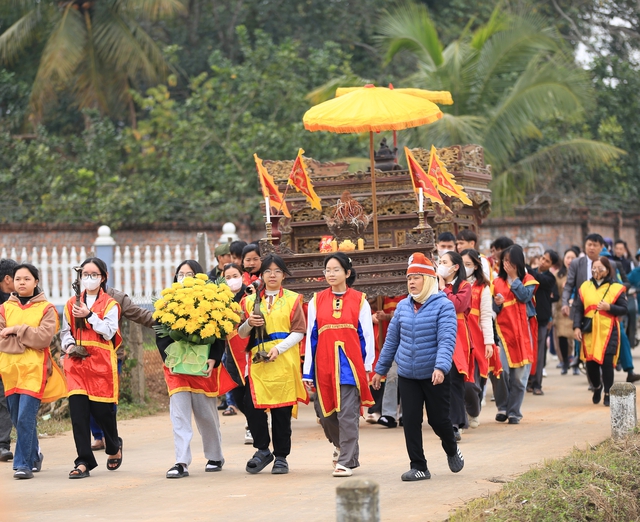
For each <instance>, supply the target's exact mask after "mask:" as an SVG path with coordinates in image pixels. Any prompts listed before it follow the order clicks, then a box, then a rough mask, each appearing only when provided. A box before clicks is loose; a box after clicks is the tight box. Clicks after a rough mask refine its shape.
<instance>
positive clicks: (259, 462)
mask: <svg viewBox="0 0 640 522" xmlns="http://www.w3.org/2000/svg"><path fill="white" fill-rule="evenodd" d="M273 458H274V457H273V453H271V452H270V451H269V450H268V449H267V450H258V451H256V452H255V454H254V455H253V458H251V460H249V462H247V467H246V470H247V473H251V474H252V475H253V474H255V473H260V472H261V471H262V470H263V469H264V468H266V467H267V465H269V464H270V463H271V462H273Z"/></svg>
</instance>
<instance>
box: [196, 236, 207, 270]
mask: <svg viewBox="0 0 640 522" xmlns="http://www.w3.org/2000/svg"><path fill="white" fill-rule="evenodd" d="M196 247H197V257H198V263H200V266H201V267H202V268H204V271H205V272H208V271H209V263H208V261H209V260H208V259H207V257H208V256H207V250H209V243H208V241H207V234H206V232H198V233H197V234H196Z"/></svg>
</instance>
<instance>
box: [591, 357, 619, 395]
mask: <svg viewBox="0 0 640 522" xmlns="http://www.w3.org/2000/svg"><path fill="white" fill-rule="evenodd" d="M586 366H587V375H588V376H589V381H590V382H591V384H593V387H594V388H598V387H599V386H600V383H601V382H602V384H604V392H605V393H609V389H610V388H611V386H613V377H614V370H615V368H614V367H613V354H605V356H604V360H603V361H602V364H598V363H597V362H595V361H587V364H586ZM600 370H602V379H600Z"/></svg>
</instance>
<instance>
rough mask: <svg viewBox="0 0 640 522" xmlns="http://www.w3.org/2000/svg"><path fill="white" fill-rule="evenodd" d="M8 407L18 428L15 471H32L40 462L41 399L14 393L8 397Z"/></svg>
mask: <svg viewBox="0 0 640 522" xmlns="http://www.w3.org/2000/svg"><path fill="white" fill-rule="evenodd" d="M7 406H8V407H9V413H10V414H11V422H13V425H14V426H15V427H16V433H17V435H18V438H17V440H16V447H15V450H14V452H13V469H15V470H18V469H28V470H31V468H33V466H34V465H35V463H36V462H38V461H39V460H40V456H39V455H38V426H37V417H38V409H39V408H40V399H36V398H35V397H31V395H24V394H22V393H14V394H12V395H9V396H7Z"/></svg>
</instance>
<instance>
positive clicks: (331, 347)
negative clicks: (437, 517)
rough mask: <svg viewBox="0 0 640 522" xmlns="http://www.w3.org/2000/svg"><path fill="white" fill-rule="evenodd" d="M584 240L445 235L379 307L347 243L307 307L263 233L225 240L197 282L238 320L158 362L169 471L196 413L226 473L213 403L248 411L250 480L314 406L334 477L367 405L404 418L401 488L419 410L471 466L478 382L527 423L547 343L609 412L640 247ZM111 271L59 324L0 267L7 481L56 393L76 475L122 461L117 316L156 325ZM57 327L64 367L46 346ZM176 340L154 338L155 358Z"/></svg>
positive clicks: (172, 475)
mask: <svg viewBox="0 0 640 522" xmlns="http://www.w3.org/2000/svg"><path fill="white" fill-rule="evenodd" d="M583 247H584V248H583V249H581V248H580V247H577V246H571V247H570V248H568V249H567V250H566V251H565V252H564V254H563V256H562V257H561V256H560V255H559V254H558V253H557V252H555V251H553V250H547V251H545V252H544V253H543V254H542V255H540V256H535V257H534V258H531V259H526V255H525V252H524V250H523V248H522V247H521V246H520V245H517V244H514V242H513V241H512V240H511V239H509V238H507V237H500V238H497V239H496V240H495V241H493V242H492V244H491V252H490V255H489V256H484V255H482V254H481V253H480V252H479V250H478V238H477V236H476V234H475V233H474V232H473V231H471V230H466V229H465V230H461V231H460V232H459V233H458V235H457V236H454V235H453V234H452V233H449V232H445V233H442V234H440V236H439V237H438V240H437V244H436V248H437V250H436V252H435V255H434V256H431V255H428V253H426V252H415V253H414V254H413V255H412V256H411V257H410V258H409V259H408V260H407V272H406V276H407V293H406V294H405V295H400V296H387V297H385V298H384V299H383V300H381V299H377V300H373V299H370V300H368V299H367V296H366V295H364V294H363V293H362V292H359V291H358V290H356V288H354V283H355V281H356V268H357V267H354V266H353V262H352V260H351V259H350V258H349V257H348V255H347V254H345V253H343V252H333V253H331V254H329V255H327V256H326V258H325V259H324V270H323V274H324V278H325V280H326V284H327V287H326V289H325V290H323V291H321V292H318V293H317V294H315V295H314V296H313V298H312V299H311V300H310V301H309V302H308V303H304V302H303V299H302V296H301V295H299V294H297V293H296V292H293V291H292V290H289V289H287V285H286V279H287V277H288V276H291V273H290V271H289V269H288V268H287V266H286V263H285V261H284V260H283V259H282V258H281V257H279V256H277V255H273V254H267V255H261V252H260V247H259V245H258V244H257V243H250V244H246V243H244V242H242V241H236V242H233V243H231V244H225V245H220V246H219V247H217V248H216V250H215V255H216V261H217V265H216V267H215V268H214V269H213V270H211V271H210V272H209V273H208V274H207V276H208V278H209V279H210V280H211V281H214V282H217V283H218V284H226V285H228V287H229V289H230V290H231V292H232V293H233V295H234V301H235V302H236V303H238V304H239V305H240V306H241V308H242V317H241V320H240V323H239V324H238V326H237V328H236V329H235V331H234V332H233V333H232V334H230V335H229V336H228V337H227V338H226V339H218V340H216V341H215V342H212V343H211V344H209V345H208V350H209V351H208V355H207V357H206V363H205V364H204V369H203V370H202V371H201V372H199V373H197V374H193V375H192V374H188V373H175V372H173V371H171V370H169V368H167V367H165V368H164V373H165V379H166V383H167V388H168V391H169V403H170V421H171V425H172V428H173V436H174V446H175V462H174V465H173V466H172V467H171V468H169V470H168V471H167V472H166V477H167V478H169V479H177V478H183V477H187V476H188V475H189V467H190V465H191V464H192V454H191V448H190V445H191V440H192V438H193V430H192V424H191V423H192V417H193V418H195V422H196V426H197V428H198V431H199V432H200V434H201V437H202V443H203V451H204V456H205V459H206V464H205V472H219V471H221V470H222V468H223V466H224V464H225V459H224V456H223V451H222V447H223V445H222V437H221V435H220V422H219V417H218V415H219V411H221V412H222V415H238V414H241V415H244V417H245V419H246V426H245V443H246V444H251V445H253V447H254V449H255V453H254V454H253V455H252V456H251V458H250V459H249V460H248V461H247V463H246V468H245V469H246V471H247V473H249V474H256V473H259V472H261V471H262V470H264V469H265V468H266V467H267V466H269V465H270V464H272V467H271V473H272V474H286V473H288V472H289V463H288V461H287V457H288V456H289V454H290V452H291V441H292V427H291V419H292V417H296V416H297V412H298V405H299V404H300V403H303V404H307V403H308V402H309V401H310V400H313V403H314V409H315V413H316V415H317V418H318V422H319V424H320V425H321V427H322V430H323V431H324V435H325V436H326V439H327V440H328V442H329V443H330V448H331V451H332V467H333V472H332V474H333V476H335V477H348V476H351V475H352V474H353V470H354V469H355V468H357V467H358V466H359V465H360V460H359V422H360V417H361V416H363V415H364V416H365V420H366V422H368V423H377V424H381V425H383V426H385V427H387V428H395V427H397V426H398V425H401V426H402V427H403V431H404V437H405V442H406V449H407V454H408V457H409V466H410V467H409V470H408V471H406V472H405V473H403V474H402V476H401V479H402V480H403V481H418V480H425V479H429V478H430V473H429V469H428V466H427V461H426V458H425V453H424V448H423V438H422V425H423V417H424V411H425V409H426V414H427V420H428V423H429V425H430V426H431V428H432V429H433V431H434V432H435V434H436V435H437V436H438V437H439V438H440V439H441V443H442V448H443V450H444V452H445V454H446V457H447V462H448V466H449V468H450V470H451V471H452V472H454V473H457V472H460V471H461V470H462V469H463V467H464V458H463V456H462V453H461V450H460V446H459V444H460V442H461V440H462V438H463V433H464V430H466V429H469V428H471V429H476V428H478V427H479V415H480V411H481V409H482V407H483V406H485V407H486V404H487V401H488V399H487V396H486V392H487V388H488V383H489V382H491V388H492V395H493V397H492V399H491V400H493V401H495V408H496V410H495V420H496V421H497V422H501V423H504V422H506V423H508V424H519V423H520V422H521V421H522V419H523V414H522V404H523V401H524V400H525V397H526V396H527V393H530V394H531V396H540V395H544V391H543V382H544V379H543V378H544V376H545V374H546V372H547V371H551V370H548V369H547V359H548V355H549V354H553V355H554V357H555V359H557V361H558V366H557V370H559V371H560V373H561V374H562V375H569V374H570V372H571V373H572V374H574V375H581V371H580V370H581V368H583V369H584V371H585V373H586V377H587V380H588V385H589V389H590V391H591V393H592V402H593V403H594V404H599V403H600V402H603V404H604V405H605V406H609V393H610V388H611V386H612V384H613V382H614V378H615V372H616V368H617V369H618V370H624V371H625V372H626V374H627V376H626V380H627V381H628V382H636V381H638V380H640V375H638V374H636V373H635V372H634V368H633V361H632V357H631V348H632V347H633V346H635V345H636V342H637V341H636V312H637V303H636V300H637V292H636V290H637V288H639V287H640V266H636V263H637V262H638V261H639V260H640V251H639V252H638V253H637V254H636V258H635V262H634V259H633V258H632V256H631V254H630V252H629V250H628V248H627V245H626V243H625V242H624V241H622V240H618V241H616V242H615V243H613V242H610V241H607V240H605V239H604V238H602V236H600V235H598V234H589V235H588V236H587V237H586V238H585V241H584V245H583ZM107 270H108V269H107V266H106V264H105V263H104V262H103V261H102V260H101V259H98V258H95V257H92V258H88V259H86V260H85V261H84V262H83V263H82V265H81V282H82V287H83V289H82V293H81V296H80V297H79V298H76V297H73V298H72V299H70V300H69V302H68V303H67V304H66V305H65V307H64V310H63V314H62V318H61V319H60V318H59V316H58V313H57V312H56V310H55V307H54V306H53V305H52V304H50V303H49V302H48V301H47V299H46V296H45V295H44V293H43V292H42V290H41V289H40V287H39V286H38V285H39V280H40V276H39V273H38V270H37V268H36V267H34V266H32V265H30V264H18V263H16V262H14V261H12V260H8V259H3V260H0V301H1V302H2V305H1V306H0V376H1V377H2V379H1V381H0V384H2V389H0V392H2V399H1V400H0V461H9V460H13V470H14V477H15V478H18V479H28V478H32V477H33V476H34V473H37V472H39V471H40V469H41V468H42V462H43V459H44V456H43V454H42V451H41V450H40V447H39V444H38V437H37V427H36V426H37V416H38V410H39V407H40V404H41V403H42V402H48V401H55V400H57V399H59V398H62V397H66V396H68V397H69V411H70V416H71V423H72V429H73V437H74V442H75V446H76V454H77V457H76V459H75V460H74V462H73V469H72V470H71V471H70V472H69V475H68V476H69V478H70V479H82V478H86V477H89V476H90V473H91V471H92V470H94V469H95V468H96V467H97V466H98V463H97V461H96V458H95V455H94V452H95V451H97V450H104V451H105V452H106V454H107V462H106V468H107V470H109V471H115V470H117V469H118V468H120V466H121V465H122V463H123V456H124V453H123V451H124V444H123V440H122V438H121V437H120V436H119V433H118V426H117V403H118V397H119V379H118V374H119V372H120V370H121V367H122V361H123V358H124V352H123V347H122V338H121V335H120V329H121V321H122V319H123V318H127V319H129V320H132V321H134V322H138V323H140V324H142V325H144V326H152V325H153V324H154V319H153V317H152V314H151V312H150V311H148V310H145V309H144V308H140V307H138V306H136V305H135V304H133V303H132V301H131V299H129V297H128V296H127V295H126V294H124V293H123V292H120V291H118V290H116V289H113V288H110V287H109V286H107V281H108V272H107ZM202 274H205V270H204V269H203V267H202V266H201V265H200V264H199V263H198V262H196V261H194V260H184V261H183V262H181V263H180V264H179V265H178V266H177V267H176V270H175V275H174V279H173V282H174V285H175V284H178V285H180V284H182V283H183V282H185V281H188V280H189V279H188V278H195V277H196V276H198V275H201V277H203V278H204V279H206V277H207V276H202ZM381 304H382V307H381V308H380V305H381ZM234 306H235V305H234ZM60 322H61V326H60ZM58 331H60V340H61V347H62V349H61V351H62V355H61V358H60V365H58V363H57V361H56V360H55V359H54V358H53V357H52V354H51V351H50V346H51V344H52V341H53V338H54V336H55V335H56V334H57V333H58ZM171 342H172V339H171V338H170V337H162V336H161V335H158V336H157V347H158V350H159V353H160V355H161V356H162V358H163V360H165V358H166V357H167V353H166V349H167V347H168V346H169V345H170V344H171ZM203 359H204V358H203ZM532 400H535V399H532ZM12 426H15V428H16V433H17V440H16V444H15V448H14V451H13V452H11V448H10V433H11V428H12ZM92 437H93V440H92Z"/></svg>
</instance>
